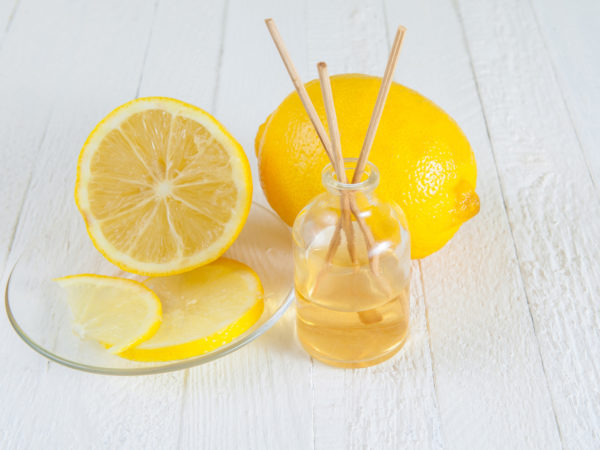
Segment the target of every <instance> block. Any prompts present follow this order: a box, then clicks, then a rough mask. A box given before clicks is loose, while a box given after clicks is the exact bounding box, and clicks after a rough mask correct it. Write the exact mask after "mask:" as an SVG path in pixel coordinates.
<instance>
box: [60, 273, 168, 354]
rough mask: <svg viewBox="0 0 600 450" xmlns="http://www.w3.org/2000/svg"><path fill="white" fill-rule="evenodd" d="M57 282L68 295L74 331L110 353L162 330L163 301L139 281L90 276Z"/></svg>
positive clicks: (66, 278) (69, 278) (135, 343)
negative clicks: (95, 342) (100, 345)
mask: <svg viewBox="0 0 600 450" xmlns="http://www.w3.org/2000/svg"><path fill="white" fill-rule="evenodd" d="M55 281H56V282H57V283H58V284H59V285H60V286H61V287H62V288H63V289H64V290H65V291H66V293H67V301H68V303H69V307H70V308H71V313H72V315H73V325H74V327H73V328H74V331H75V332H76V333H77V334H78V335H79V336H80V337H81V338H84V339H94V340H96V341H98V342H100V343H101V344H103V345H104V346H106V347H107V348H108V351H109V352H111V353H120V352H122V351H124V350H127V349H128V348H129V347H131V346H134V345H137V344H139V343H140V342H143V341H145V340H146V339H149V338H150V337H152V335H154V333H156V331H157V330H158V329H159V327H160V322H161V317H162V313H161V310H162V308H161V304H160V301H159V299H158V297H157V296H156V294H154V292H152V290H150V289H149V288H147V287H146V286H144V285H143V284H141V283H138V282H137V281H133V280H128V279H126V278H116V277H107V276H103V275H91V274H82V275H70V276H66V277H62V278H57V279H55Z"/></svg>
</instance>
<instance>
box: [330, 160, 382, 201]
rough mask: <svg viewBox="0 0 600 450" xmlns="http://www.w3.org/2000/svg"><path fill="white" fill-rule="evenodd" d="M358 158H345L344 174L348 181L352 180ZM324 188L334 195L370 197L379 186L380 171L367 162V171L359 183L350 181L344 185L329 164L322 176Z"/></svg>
mask: <svg viewBox="0 0 600 450" xmlns="http://www.w3.org/2000/svg"><path fill="white" fill-rule="evenodd" d="M356 163H357V159H356V158H344V173H345V176H346V180H352V178H353V177H354V170H355V168H356ZM321 181H322V183H323V186H324V187H325V189H327V191H328V192H329V193H330V194H332V195H342V194H343V193H344V192H350V193H360V194H362V195H365V196H368V197H370V196H371V195H372V193H373V191H374V190H375V188H376V187H377V185H378V184H379V171H378V170H377V167H375V165H373V164H372V163H370V162H367V164H366V166H365V170H364V171H363V174H362V176H361V178H360V181H359V182H358V183H352V182H350V181H348V182H346V183H344V182H342V181H340V180H339V179H338V175H337V174H336V173H335V170H334V168H333V166H332V165H331V164H327V165H326V166H325V168H324V169H323V172H322V174H321Z"/></svg>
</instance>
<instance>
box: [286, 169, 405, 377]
mask: <svg viewBox="0 0 600 450" xmlns="http://www.w3.org/2000/svg"><path fill="white" fill-rule="evenodd" d="M344 163H345V168H346V171H347V174H348V179H352V174H353V171H354V167H355V165H356V159H355V158H346V159H345V160H344ZM322 182H323V185H324V186H325V188H326V191H325V192H324V193H322V194H320V195H318V196H317V197H316V198H315V199H313V201H312V202H311V203H310V204H309V205H307V206H306V207H305V208H304V209H303V210H302V211H301V212H300V213H299V214H298V217H296V220H295V222H294V226H293V232H292V234H293V239H294V244H293V245H294V263H295V271H294V273H295V288H296V299H297V333H298V338H299V340H300V342H301V344H302V346H303V347H304V348H305V350H306V351H307V352H308V353H309V354H310V355H311V356H313V357H314V358H316V359H318V360H320V361H322V362H325V363H327V364H330V365H333V366H339V367H367V366H371V365H374V364H377V363H380V362H382V361H385V360H386V359H388V358H390V357H391V356H393V355H394V354H395V353H396V352H397V351H399V350H400V349H401V348H402V346H403V345H404V342H405V341H406V338H407V336H408V324H409V295H410V294H409V286H410V265H411V264H410V237H409V233H408V228H407V223H406V218H405V217H404V213H403V212H402V210H401V209H400V207H399V206H398V205H396V204H395V203H393V202H386V201H382V200H381V199H379V198H378V196H377V195H376V193H375V190H376V188H377V185H378V183H379V172H378V170H377V168H376V167H375V166H374V165H373V164H371V163H368V164H367V166H366V168H365V172H364V175H363V178H362V181H361V182H359V183H356V184H345V183H341V182H339V181H338V180H337V177H336V176H335V173H334V171H333V168H332V166H331V165H328V166H327V167H325V169H324V170H323V173H322ZM344 217H345V218H344Z"/></svg>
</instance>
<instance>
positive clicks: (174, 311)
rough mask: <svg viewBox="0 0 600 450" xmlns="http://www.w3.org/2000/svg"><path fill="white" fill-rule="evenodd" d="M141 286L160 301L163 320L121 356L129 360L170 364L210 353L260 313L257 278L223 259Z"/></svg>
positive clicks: (261, 306) (153, 279)
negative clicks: (147, 338)
mask: <svg viewBox="0 0 600 450" xmlns="http://www.w3.org/2000/svg"><path fill="white" fill-rule="evenodd" d="M144 284H146V285H147V286H149V287H150V288H151V289H152V290H153V291H154V292H155V293H156V294H157V295H158V296H159V298H160V299H161V302H162V304H163V321H162V324H161V327H160V328H159V330H158V331H157V333H156V334H155V335H154V336H153V337H152V338H151V339H149V340H147V341H145V342H143V343H141V344H140V345H137V346H135V347H132V348H129V349H128V350H127V351H126V352H124V353H122V354H121V356H123V357H125V358H128V359H132V360H137V361H171V360H176V359H184V358H189V357H192V356H197V355H201V354H204V353H207V352H210V351H212V350H214V349H216V348H218V347H221V346H222V345H225V344H227V343H229V342H231V341H232V340H233V339H235V338H236V337H237V336H239V335H240V334H242V333H243V332H245V331H246V330H248V329H249V328H250V327H251V326H252V325H253V324H254V323H256V321H257V320H258V319H259V318H260V316H261V314H262V312H263V309H264V301H263V290H262V285H261V283H260V280H259V278H258V276H257V275H256V274H255V273H254V271H252V269H250V268H249V267H247V266H246V265H244V264H242V263H240V262H237V261H234V260H230V259H228V258H219V259H218V260H216V261H214V262H212V263H210V264H208V265H206V266H203V267H200V268H198V269H195V270H193V271H191V272H187V273H183V274H179V275H173V276H168V277H157V278H149V279H147V280H146V281H144Z"/></svg>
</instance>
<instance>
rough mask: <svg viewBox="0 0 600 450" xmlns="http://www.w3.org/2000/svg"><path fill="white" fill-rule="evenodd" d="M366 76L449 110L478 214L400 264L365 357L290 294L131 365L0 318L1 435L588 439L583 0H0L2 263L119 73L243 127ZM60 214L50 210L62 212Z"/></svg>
mask: <svg viewBox="0 0 600 450" xmlns="http://www.w3.org/2000/svg"><path fill="white" fill-rule="evenodd" d="M270 16H272V17H274V18H275V19H276V20H277V22H278V25H279V28H280V30H281V31H282V34H283V36H284V38H285V40H286V43H287V45H288V47H289V49H290V51H291V53H292V55H293V57H294V60H295V62H296V64H297V66H298V69H299V70H300V72H301V75H302V76H303V78H304V79H305V80H307V81H308V80H309V79H312V78H315V77H316V70H315V64H316V62H317V61H319V60H325V61H327V62H328V63H329V66H330V70H331V72H332V73H335V72H338V73H339V72H366V73H373V74H378V75H379V74H381V73H382V72H383V68H384V66H385V59H386V56H387V52H388V49H389V44H390V42H391V39H392V35H393V30H394V28H395V26H396V25H397V24H400V23H402V24H404V25H406V26H407V27H408V34H407V38H406V42H405V45H404V48H403V52H402V54H401V57H400V63H399V68H398V71H397V74H396V80H397V81H399V82H402V83H404V84H406V85H408V86H410V87H413V88H415V89H417V90H419V91H420V92H421V93H423V94H424V95H426V96H428V97H430V98H431V99H432V100H434V101H435V102H437V103H438V104H439V105H440V106H442V107H443V108H444V109H445V110H446V111H448V112H449V113H450V114H451V115H452V116H453V117H454V118H455V119H456V120H457V121H458V123H459V124H460V125H461V127H462V128H463V130H464V131H465V133H466V134H467V136H468V138H469V140H470V141H471V144H472V146H473V148H474V151H475V154H476V159H477V164H478V171H479V178H478V187H477V191H478V193H479V195H480V198H481V204H482V209H481V212H480V214H479V215H478V216H477V217H476V218H475V219H474V220H472V221H470V222H469V223H467V224H466V225H465V226H463V227H462V228H461V230H460V231H459V233H458V234H457V235H456V236H455V237H454V238H453V240H452V241H451V242H450V243H449V244H448V245H447V246H446V247H445V248H444V249H443V250H441V251H440V252H438V253H437V254H435V255H433V256H431V257H429V258H426V259H424V260H422V261H420V262H415V263H414V264H413V269H414V272H413V274H414V275H413V280H412V286H413V290H412V300H411V306H412V311H411V314H412V317H411V320H412V329H411V333H412V334H411V339H410V341H409V342H408V344H407V346H406V347H405V349H404V350H403V351H402V352H401V353H400V354H399V355H398V356H396V357H395V358H393V359H392V360H390V361H388V362H386V363H384V364H381V365H379V366H376V367H373V368H369V369H363V370H354V371H352V370H339V369H333V368H329V367H326V366H323V365H321V364H319V363H316V362H313V361H312V360H311V359H310V358H309V357H308V356H307V355H306V354H305V353H303V351H302V350H301V349H300V348H299V346H298V345H297V343H296V341H295V337H294V325H293V320H294V311H293V310H291V311H289V312H288V313H286V315H285V316H284V318H283V319H282V320H281V321H280V322H279V323H278V324H276V325H275V327H274V328H273V329H272V330H270V331H269V332H268V333H267V334H265V335H264V336H262V337H261V338H259V339H258V340H257V341H255V342H253V343H252V344H250V345H249V346H247V347H245V348H243V349H241V350H240V351H238V352H236V353H234V354H232V355H230V356H228V357H227V358H224V359H221V360H218V361H216V362H214V363H211V364H209V365H206V366H202V367H197V368H194V369H189V370H186V371H182V372H177V373H171V374H165V375H158V376H149V377H137V378H117V377H103V376H98V375H89V374H84V373H79V372H76V371H72V370H70V369H67V368H64V367H62V366H58V365H56V364H53V363H49V362H46V361H45V360H44V359H43V358H42V357H41V356H39V355H38V354H37V353H34V352H33V351H32V350H31V349H29V348H28V347H27V346H26V345H25V344H24V343H22V342H21V341H20V340H19V338H18V337H17V336H16V334H15V333H14V332H13V331H12V329H10V326H9V324H8V321H7V320H6V318H5V317H4V315H2V318H1V319H0V361H1V365H0V405H2V408H0V448H2V449H4V448H7V449H13V448H15V449H21V448H60V449H64V448H128V449H129V448H131V449H135V448H144V449H151V448H157V449H165V448H207V449H208V448H210V449H221V448H223V449H230V448H231V449H238V448H252V449H262V448H269V449H282V448H290V449H313V448H315V449H337V448H339V449H346V448H357V449H359V448H360V449H362V448H373V449H387V448H389V449H398V448H419V449H420V448H424V449H428V448H435V449H437V448H448V449H471V448H473V449H482V448H486V449H487V448H511V449H513V448H514V449H520V448H523V449H529V448H539V449H553V448H564V449H580V448H581V449H588V448H600V370H599V368H598V362H597V361H598V360H599V359H600V294H599V292H600V266H599V265H598V262H597V261H598V260H599V259H600V244H599V241H598V236H600V199H599V194H600V190H599V189H600V157H599V155H600V153H599V152H598V148H599V147H600V131H599V130H600V83H599V82H598V80H600V57H599V56H598V55H599V54H600V31H599V30H598V20H599V18H600V3H599V2H598V1H597V0H577V1H567V0H545V1H541V0H509V1H502V2H501V1H475V0H456V1H451V0H425V1H419V2H398V1H395V0H394V1H392V0H385V1H383V2H381V1H367V2H365V1H358V0H350V1H342V0H334V1H327V2H321V1H316V0H301V1H300V0H299V1H294V2H291V1H290V2H281V1H277V0H261V1H255V2H245V1H243V0H227V1H225V2H208V1H206V2H198V1H194V0H181V1H167V0H156V1H155V2H148V1H143V0H135V1H126V2H122V1H117V0H110V1H102V2H100V1H93V2H78V1H75V0H48V1H42V0H15V1H12V0H1V1H0V104H1V105H2V108H0V138H1V139H2V143H3V145H2V148H1V150H0V152H1V155H2V162H3V164H2V165H0V193H1V194H0V195H1V198H2V205H3V210H2V220H0V269H1V270H2V271H5V269H6V268H7V267H8V266H9V264H10V262H11V260H12V258H14V256H15V255H16V254H17V253H18V250H19V248H21V247H22V245H23V244H24V243H26V242H27V241H28V239H30V238H31V237H32V236H36V235H39V234H40V233H41V232H43V231H42V230H43V226H44V221H45V220H47V218H48V217H54V218H57V217H60V216H61V214H62V213H64V212H65V211H68V210H70V209H72V208H74V205H73V202H72V188H73V183H74V173H75V161H76V156H77V154H78V152H79V148H80V146H81V144H82V142H83V140H84V139H85V137H86V135H87V133H88V132H89V130H90V129H91V128H92V127H93V126H94V124H95V123H96V122H97V121H98V120H99V119H100V118H102V117H103V116H104V115H105V114H106V113H108V112H109V111H110V110H111V109H113V108H114V107H115V106H116V105H118V104H120V103H123V102H125V101H126V100H129V99H131V98H133V97H135V96H137V95H139V96H145V95H166V96H173V97H178V98H182V99H185V100H187V101H189V102H191V103H194V104H197V105H199V106H201V107H204V108H205V109H207V110H208V111H210V112H212V113H213V114H214V115H215V116H216V117H217V118H219V120H221V121H222V122H223V123H224V124H225V126H226V127H227V128H228V129H229V130H230V131H231V132H232V133H233V134H234V135H235V136H236V137H237V138H238V139H239V141H240V142H241V144H242V145H243V146H244V148H245V149H246V152H247V153H248V156H249V159H250V161H251V164H252V169H253V172H254V176H255V187H256V188H255V200H256V201H258V202H261V203H264V202H265V201H264V196H263V194H262V192H261V191H260V188H259V183H258V181H257V178H256V176H257V168H256V159H255V157H254V145H253V141H254V136H255V133H256V129H257V127H258V125H259V124H260V123H261V122H262V121H263V120H264V118H265V117H266V115H267V114H268V113H270V112H271V111H272V110H273V109H274V108H275V107H276V106H277V104H278V103H279V102H280V101H281V99H283V97H284V96H285V95H286V94H287V93H288V92H290V91H291V89H292V86H291V83H290V81H289V79H288V78H287V75H286V73H285V71H284V69H283V67H282V65H281V62H280V61H279V58H278V56H277V54H276V52H275V50H274V48H273V46H272V43H271V42H270V40H269V37H268V33H267V32H266V30H265V28H264V24H263V22H262V19H264V18H265V17H270ZM65 226H66V227H67V228H66V232H68V225H67V224H65Z"/></svg>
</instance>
